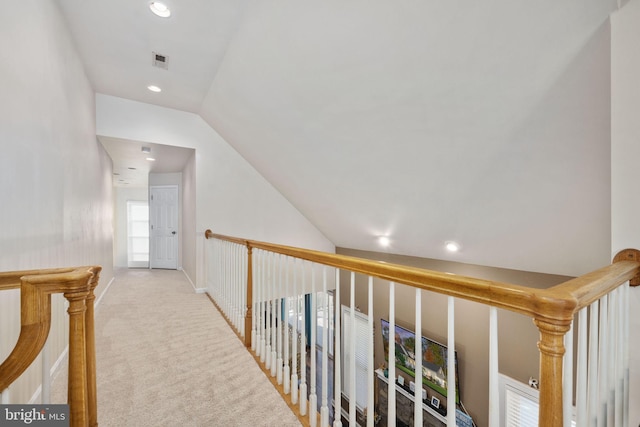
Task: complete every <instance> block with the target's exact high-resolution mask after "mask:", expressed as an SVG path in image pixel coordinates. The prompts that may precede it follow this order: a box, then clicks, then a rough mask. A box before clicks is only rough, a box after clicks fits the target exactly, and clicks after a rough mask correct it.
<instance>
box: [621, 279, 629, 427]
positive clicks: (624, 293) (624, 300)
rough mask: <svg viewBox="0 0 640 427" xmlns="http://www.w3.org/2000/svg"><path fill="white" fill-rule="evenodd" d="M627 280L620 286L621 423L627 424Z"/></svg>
mask: <svg viewBox="0 0 640 427" xmlns="http://www.w3.org/2000/svg"><path fill="white" fill-rule="evenodd" d="M629 297H630V295H629V282H626V283H625V284H624V285H623V286H622V304H623V310H622V311H623V313H624V314H623V317H622V325H623V327H622V331H623V332H622V375H623V393H622V395H623V397H622V407H623V408H622V416H623V417H622V425H623V426H625V427H627V426H628V425H629Z"/></svg>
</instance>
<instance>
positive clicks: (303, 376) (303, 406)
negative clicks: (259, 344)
mask: <svg viewBox="0 0 640 427" xmlns="http://www.w3.org/2000/svg"><path fill="white" fill-rule="evenodd" d="M305 278H306V274H305V271H304V261H303V262H302V281H301V282H302V292H301V293H300V294H301V295H302V299H303V300H302V318H301V325H300V326H301V328H300V415H303V416H304V415H306V414H307V337H306V328H307V307H306V305H307V304H306V301H305V300H304V298H305V293H304V292H305V290H306V289H305V282H306V280H305Z"/></svg>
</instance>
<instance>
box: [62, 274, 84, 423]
mask: <svg viewBox="0 0 640 427" xmlns="http://www.w3.org/2000/svg"><path fill="white" fill-rule="evenodd" d="M88 295H89V285H87V288H86V289H85V290H84V291H76V292H68V293H65V294H64V297H65V298H66V299H67V300H68V301H69V308H68V309H67V313H69V385H68V400H69V410H70V412H71V414H70V418H71V423H70V424H71V426H72V427H80V426H81V427H85V426H87V425H88V418H89V410H88V402H87V396H88V393H87V353H86V332H85V326H86V323H85V314H86V310H87V305H86V301H87V296H88Z"/></svg>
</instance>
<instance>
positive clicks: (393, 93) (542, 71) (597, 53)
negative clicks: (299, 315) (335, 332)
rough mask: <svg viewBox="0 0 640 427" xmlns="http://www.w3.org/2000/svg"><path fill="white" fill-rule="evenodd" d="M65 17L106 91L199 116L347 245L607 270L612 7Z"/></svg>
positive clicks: (347, 8)
mask: <svg viewBox="0 0 640 427" xmlns="http://www.w3.org/2000/svg"><path fill="white" fill-rule="evenodd" d="M58 2H59V4H60V6H61V10H62V12H63V14H64V15H65V17H66V19H67V21H68V23H69V27H70V29H71V31H72V34H73V36H74V39H75V42H76V44H77V46H78V50H79V51H80V54H81V56H82V57H83V59H84V61H85V65H86V70H87V75H88V76H89V79H90V81H91V82H92V84H93V85H94V87H95V90H96V92H99V93H104V94H108V95H113V96H118V97H122V98H127V99H132V100H136V101H141V102H146V103H150V104H156V105H161V106H165V107H170V108H175V109H179V110H184V111H189V112H193V113H197V114H200V115H201V116H202V117H203V118H204V119H205V120H206V121H207V122H208V123H209V124H210V125H211V126H212V127H213V128H214V129H215V130H216V131H217V132H218V133H219V134H220V135H221V136H222V137H223V138H225V140H226V141H227V142H228V143H229V144H230V145H231V146H232V147H234V148H235V149H236V150H237V151H238V152H239V153H240V154H241V155H242V156H243V157H244V158H245V159H247V160H248V161H249V162H250V163H251V164H252V165H253V166H254V167H255V168H256V169H257V170H258V171H259V172H260V173H261V174H262V175H263V176H264V177H265V178H266V179H267V180H269V181H270V182H271V183H272V184H273V185H274V186H275V187H276V188H277V189H278V190H279V191H280V192H281V193H282V194H283V195H284V196H285V197H286V198H287V199H288V200H289V201H291V203H292V204H293V205H294V206H295V207H296V208H298V209H299V210H300V211H301V212H302V213H303V214H304V215H305V216H307V218H309V219H310V220H311V222H312V223H314V224H315V225H316V226H317V227H318V229H319V230H320V231H321V232H323V233H324V234H325V235H326V236H327V237H328V238H329V239H330V240H331V241H332V242H333V243H334V244H336V245H337V246H341V247H349V248H355V249H365V250H388V251H390V252H394V253H399V254H407V255H415V256H423V257H431V258H438V259H453V260H458V261H463V262H471V263H478V264H485V265H494V266H500V267H507V268H518V269H525V270H534V271H545V272H549V273H559V274H580V273H584V272H585V271H587V270H590V269H592V268H594V267H596V266H600V265H602V264H603V263H606V262H608V257H609V252H610V227H611V223H610V222H611V220H610V193H611V189H610V187H611V185H610V87H611V82H610V63H609V54H610V32H609V21H608V17H609V14H610V13H611V12H612V11H614V10H615V9H616V8H617V2H615V1H611V0H606V1H603V0H586V1H585V0H568V1H562V2H559V1H557V0H542V1H536V2H514V1H513V0H491V1H484V2H442V1H435V0H422V1H400V2H381V1H378V2H371V1H364V0H352V1H346V2H345V1H336V0H325V1H321V2H314V3H309V2H298V1H292V0H279V1H275V0H263V1H247V0H181V1H178V0H166V1H165V3H166V4H167V5H168V6H169V7H170V8H171V10H172V16H171V17H170V18H165V19H162V18H158V17H156V16H154V15H153V14H151V12H150V11H149V7H148V4H149V2H148V1H146V0H112V1H110V2H89V1H84V0H58ZM154 52H155V53H159V54H161V55H163V56H166V57H167V58H168V69H167V70H164V69H161V68H158V67H154V66H152V59H153V53H154ZM151 84H154V85H157V86H159V87H161V88H162V92H161V93H152V92H150V91H149V90H147V86H148V85H151ZM379 235H388V236H389V238H390V241H391V245H390V247H389V248H387V249H381V248H380V247H379V246H377V242H376V236H379ZM449 240H454V241H458V242H459V243H460V244H461V245H462V250H461V251H460V252H459V253H457V254H450V253H447V252H446V251H445V250H444V242H445V241H449Z"/></svg>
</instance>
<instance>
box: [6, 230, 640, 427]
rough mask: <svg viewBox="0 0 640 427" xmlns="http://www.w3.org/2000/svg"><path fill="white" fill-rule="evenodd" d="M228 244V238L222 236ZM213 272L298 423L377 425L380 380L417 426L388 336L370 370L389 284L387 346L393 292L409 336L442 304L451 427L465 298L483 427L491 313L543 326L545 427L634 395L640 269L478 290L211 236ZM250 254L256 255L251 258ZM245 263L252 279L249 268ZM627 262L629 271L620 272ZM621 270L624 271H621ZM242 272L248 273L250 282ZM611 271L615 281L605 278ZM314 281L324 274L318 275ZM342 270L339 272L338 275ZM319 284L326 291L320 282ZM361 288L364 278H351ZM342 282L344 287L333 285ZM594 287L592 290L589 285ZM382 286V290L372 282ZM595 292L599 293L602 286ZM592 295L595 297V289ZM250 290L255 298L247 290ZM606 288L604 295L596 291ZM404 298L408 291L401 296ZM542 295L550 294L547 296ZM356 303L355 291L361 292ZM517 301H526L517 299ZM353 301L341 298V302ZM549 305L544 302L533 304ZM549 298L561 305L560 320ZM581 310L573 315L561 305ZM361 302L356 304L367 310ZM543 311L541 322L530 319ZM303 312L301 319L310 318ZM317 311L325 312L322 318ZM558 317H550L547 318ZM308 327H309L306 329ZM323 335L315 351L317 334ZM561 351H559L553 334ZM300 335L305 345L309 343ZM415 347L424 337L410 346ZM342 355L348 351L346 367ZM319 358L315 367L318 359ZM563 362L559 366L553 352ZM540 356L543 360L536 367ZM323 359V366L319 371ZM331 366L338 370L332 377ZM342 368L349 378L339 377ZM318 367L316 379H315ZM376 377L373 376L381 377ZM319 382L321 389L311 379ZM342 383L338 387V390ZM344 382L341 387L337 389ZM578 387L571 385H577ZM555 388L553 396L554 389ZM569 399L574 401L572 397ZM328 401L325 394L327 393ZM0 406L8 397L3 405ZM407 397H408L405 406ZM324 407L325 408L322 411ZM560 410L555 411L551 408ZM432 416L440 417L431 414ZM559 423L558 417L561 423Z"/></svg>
mask: <svg viewBox="0 0 640 427" xmlns="http://www.w3.org/2000/svg"><path fill="white" fill-rule="evenodd" d="M223 237H224V236H223ZM212 240H213V243H212V244H211V248H212V249H211V251H212V253H211V256H210V260H211V263H212V264H213V265H209V266H208V268H207V271H208V291H209V294H210V295H211V296H212V298H213V299H214V301H215V302H216V304H217V305H218V307H219V308H220V310H221V311H222V312H223V314H225V316H226V317H227V318H228V320H230V324H232V326H234V327H235V328H236V329H237V330H238V331H239V335H241V336H242V331H244V323H243V322H244V321H245V316H246V314H247V309H246V304H247V299H248V295H249V294H251V296H252V297H251V300H250V304H251V308H252V312H253V316H252V318H251V329H250V331H251V333H250V334H248V335H250V341H251V343H250V347H251V349H252V350H253V351H254V353H255V355H256V356H257V359H258V360H259V361H260V363H262V364H263V365H264V369H265V370H266V371H267V372H269V374H270V375H271V376H272V377H273V378H274V382H275V383H276V384H279V385H281V387H282V393H283V395H288V396H289V397H288V398H289V399H290V401H291V402H292V404H294V405H296V404H297V405H298V412H299V415H300V416H302V417H305V418H306V419H307V421H308V423H309V425H311V426H312V427H316V425H317V423H318V421H319V423H320V426H321V427H327V426H329V425H330V424H333V426H334V427H338V426H341V425H342V422H341V418H342V414H344V415H345V417H346V418H347V419H348V421H349V425H357V424H358V423H361V422H362V421H363V419H362V417H363V416H365V415H366V425H367V426H368V427H370V426H373V425H374V424H375V419H374V418H375V417H374V414H376V412H377V411H376V408H374V399H375V396H374V389H375V388H376V381H377V378H380V380H382V381H383V382H386V383H387V385H386V388H387V407H386V408H384V412H385V413H386V415H387V425H389V426H395V425H396V416H399V415H400V414H398V411H397V406H396V405H397V397H398V396H399V395H400V394H402V395H403V396H410V399H411V400H413V401H415V402H418V404H417V405H414V410H413V424H414V426H421V425H422V424H423V422H424V416H423V415H424V410H428V409H429V407H428V405H422V404H421V402H422V381H420V379H419V378H416V381H415V389H414V392H413V393H411V394H408V393H407V392H406V391H404V390H403V389H402V387H399V386H397V385H396V382H395V380H396V377H397V370H396V361H397V360H396V351H395V339H390V340H389V353H388V361H387V375H388V380H386V381H384V379H383V378H382V377H379V376H377V375H379V374H376V372H375V371H374V354H373V352H374V321H375V319H378V318H380V314H378V315H377V316H376V314H375V313H374V292H373V290H374V289H373V284H374V279H376V280H382V282H384V283H386V286H388V317H389V320H388V325H389V334H390V337H394V332H395V330H396V313H395V310H396V298H397V296H396V290H397V288H398V287H399V286H407V285H408V286H413V287H414V288H415V289H414V291H415V322H414V323H415V328H414V331H415V336H416V337H421V336H422V325H423V319H422V310H423V307H422V304H423V298H424V293H423V291H424V290H429V291H432V292H437V293H441V294H444V295H447V307H448V315H447V325H448V326H447V345H446V348H447V352H448V353H447V356H446V371H447V373H446V408H449V410H447V411H446V417H445V418H442V417H441V416H438V417H436V418H438V419H440V420H442V421H441V422H443V423H446V424H447V425H450V426H453V425H456V415H457V413H458V411H459V410H463V408H461V407H460V406H459V405H458V402H457V388H456V384H457V379H456V373H457V369H456V358H455V352H456V341H455V337H456V334H455V299H457V298H461V299H467V300H470V301H474V302H478V303H481V304H486V305H488V306H489V331H490V333H489V350H490V359H489V385H488V393H489V420H488V421H489V422H488V424H489V425H490V426H491V427H497V426H498V425H499V419H500V415H499V411H500V405H499V398H498V395H499V390H498V389H499V386H498V381H497V378H498V375H499V366H498V339H497V338H498V329H497V325H498V311H497V309H498V308H501V309H507V310H511V311H515V312H517V313H520V314H524V315H528V316H530V317H532V318H533V319H534V321H535V323H536V325H537V326H538V328H539V329H540V332H541V338H540V340H541V341H540V343H539V348H540V352H541V356H540V357H541V363H540V366H541V373H540V377H541V382H540V384H541V396H548V395H546V394H545V392H546V393H552V394H553V395H554V396H558V397H560V396H561V397H562V399H560V400H561V401H562V402H563V403H562V404H561V405H557V403H558V402H557V401H556V400H554V399H550V398H549V397H546V400H543V399H541V402H540V414H541V418H540V421H539V422H540V425H545V427H546V425H553V426H554V427H555V426H562V425H564V426H567V427H568V426H570V425H571V423H572V422H576V421H577V425H580V426H582V425H585V426H601V425H607V426H616V427H617V426H622V427H627V426H628V411H629V402H628V390H629V366H628V364H629V355H628V338H629V329H628V322H629V314H628V300H629V285H628V283H627V284H625V285H623V286H620V283H617V282H616V281H617V280H620V279H621V278H623V277H625V278H626V279H625V280H628V279H629V278H631V277H634V276H635V275H636V274H637V273H638V271H639V270H640V264H639V263H637V262H635V261H633V262H634V263H635V264H633V263H629V262H626V261H623V262H622V263H620V264H618V267H615V264H614V266H611V268H609V267H605V268H603V269H601V270H598V271H597V272H594V273H591V275H590V276H589V278H588V279H582V278H578V279H574V280H572V281H569V282H566V283H565V284H562V285H558V286H556V287H554V288H552V289H550V290H542V291H541V290H529V288H525V287H522V286H516V285H508V284H500V283H496V282H485V281H482V280H480V279H469V278H464V277H459V276H454V275H447V274H443V273H437V272H429V271H427V270H418V269H408V270H404V269H402V267H401V266H391V265H382V264H379V263H375V262H372V261H366V260H357V261H354V260H352V259H344V258H343V257H339V256H336V255H333V254H321V253H317V252H313V251H305V250H301V249H297V248H290V247H282V246H277V245H271V244H267V243H262V242H253V241H248V240H240V239H234V238H222V239H212ZM247 248H248V249H249V253H251V249H252V248H253V258H251V256H249V257H247V255H246V251H247ZM249 260H251V266H252V268H253V269H252V270H251V269H249V268H248V267H249ZM625 262H626V264H624V263H625ZM623 264H624V265H623ZM330 267H331V268H335V301H336V303H335V308H336V309H335V310H334V314H333V316H335V317H334V318H335V325H336V327H335V328H333V330H334V333H335V345H334V347H333V348H334V354H333V355H330V354H329V351H330V349H329V347H330V339H332V338H331V337H330V335H329V334H330V332H331V330H332V327H331V324H332V319H331V307H332V305H331V303H330V299H329V291H330V286H329V283H328V278H329V277H333V274H331V275H329V274H328V272H329V271H328V268H330ZM247 270H249V271H252V272H253V274H252V277H251V280H249V281H248V275H247ZM609 271H611V273H610V272H609ZM319 272H321V273H319ZM341 272H342V273H346V274H344V275H342V276H341ZM319 276H321V279H320V280H321V284H320V287H321V290H318V287H319V286H318V280H319ZM357 276H363V278H364V279H366V281H367V284H368V289H367V291H368V295H367V305H366V307H367V313H368V316H367V318H368V324H367V332H366V333H367V335H368V336H367V344H366V346H365V347H366V349H365V350H364V351H366V368H365V370H366V376H367V380H366V386H365V388H366V398H365V400H364V401H365V402H366V403H364V405H365V406H366V407H364V408H361V407H359V406H357V405H356V402H357V400H358V396H357V393H359V391H358V390H359V386H358V385H357V381H358V380H357V378H356V371H357V367H356V353H357V351H358V350H357V349H356V339H355V337H356V335H357V331H356V311H359V307H358V306H357V304H356V277H357ZM358 280H359V279H358ZM341 282H342V284H345V285H346V284H348V285H349V288H348V289H343V288H342V287H341V286H340V285H341ZM591 283H595V284H593V285H592V284H591ZM376 286H378V285H376ZM598 287H600V288H598ZM596 288H598V289H596ZM248 289H251V291H252V292H250V293H249V292H248ZM600 289H601V290H600ZM403 292H404V291H403ZM545 292H547V293H548V296H547V294H545ZM358 295H359V297H360V294H359V293H358ZM524 295H529V296H527V297H524ZM347 297H348V301H345V300H343V298H345V299H346V298H347ZM543 300H544V301H545V303H544V304H543V303H541V302H539V301H543ZM546 301H567V302H561V303H559V304H558V305H557V306H558V309H557V310H558V311H557V314H556V312H554V311H553V310H555V308H549V307H551V304H549V306H547V305H546V304H547V302H546ZM576 301H577V308H576V309H575V310H573V311H571V309H568V310H565V307H567V306H570V304H572V303H575V302H576ZM362 303H363V302H361V304H362ZM343 304H348V306H349V314H348V319H346V318H341V306H342V305H343ZM538 309H540V310H541V313H538V312H537V311H536V310H538ZM307 311H308V312H307ZM319 313H320V314H319ZM554 316H557V317H554ZM574 316H575V318H576V326H577V328H578V329H577V334H576V338H575V339H576V342H577V355H576V356H575V358H576V359H577V367H576V372H577V375H576V378H575V379H574V378H573V376H572V373H573V359H574V354H573V346H574V332H573V330H574V328H573V327H572V325H571V320H570V319H572V318H573V317H574ZM308 321H309V324H307V322H308ZM341 322H345V323H346V324H348V325H349V328H350V329H348V331H345V333H347V334H348V335H349V336H350V339H349V340H347V341H345V336H343V335H342V334H341V333H340V330H341V328H340V324H341ZM318 328H321V332H322V337H321V343H320V345H317V344H318V342H317V341H318V339H317V333H319V331H318ZM558 335H559V336H561V337H562V340H563V341H564V343H562V342H561V343H560V344H557V343H556V342H555V341H554V340H555V339H556V338H555V337H556V336H558ZM307 337H308V338H309V341H308V344H309V345H307ZM416 341H417V342H421V340H416ZM343 350H346V351H347V352H348V357H347V359H346V360H344V358H343ZM318 353H319V357H320V359H318ZM563 353H564V355H565V357H564V362H563V361H562V360H560V365H558V362H557V361H556V359H555V358H556V355H558V354H560V355H562V354H563ZM423 356H424V353H423V349H422V345H416V346H415V348H414V354H413V355H412V357H414V358H415V361H414V362H415V365H414V370H415V372H418V373H421V372H422V371H423ZM543 359H544V363H543ZM318 362H320V363H318ZM547 365H554V366H553V369H552V371H553V372H562V373H563V375H562V378H561V379H560V378H554V377H549V376H548V373H547V371H545V369H546V367H547ZM330 366H332V367H333V369H330ZM345 368H347V369H346V370H348V372H349V376H348V377H346V378H344V377H343V375H344V372H346V371H345ZM319 369H320V370H321V371H320V372H318V370H319ZM378 372H380V371H378ZM330 376H333V385H334V387H333V389H332V390H330V389H329V383H330V382H329V377H330ZM318 378H320V385H319V386H318V384H317V379H318ZM343 380H344V381H343ZM345 383H347V384H348V387H347V390H345V389H344V385H345ZM574 383H575V386H574ZM557 387H560V388H559V389H558V388H557ZM574 388H575V390H576V392H575V393H576V395H575V396H574V395H573V390H574ZM330 393H332V396H330ZM343 393H346V394H348V397H349V401H348V408H345V409H346V411H345V410H344V409H343V404H342V398H343ZM3 398H4V396H3ZM403 398H404V397H403ZM318 399H320V406H318ZM574 400H575V402H576V408H575V413H576V414H577V420H575V421H574V420H573V414H574V410H573V408H572V402H573V401H574ZM551 407H556V408H561V409H560V411H559V412H554V411H556V410H555V409H553V410H550V409H549V408H551ZM431 411H432V414H433V415H435V412H433V410H432V409H431ZM554 414H555V415H554ZM557 414H562V416H561V417H560V419H559V420H558V419H557V418H558V417H557Z"/></svg>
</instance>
